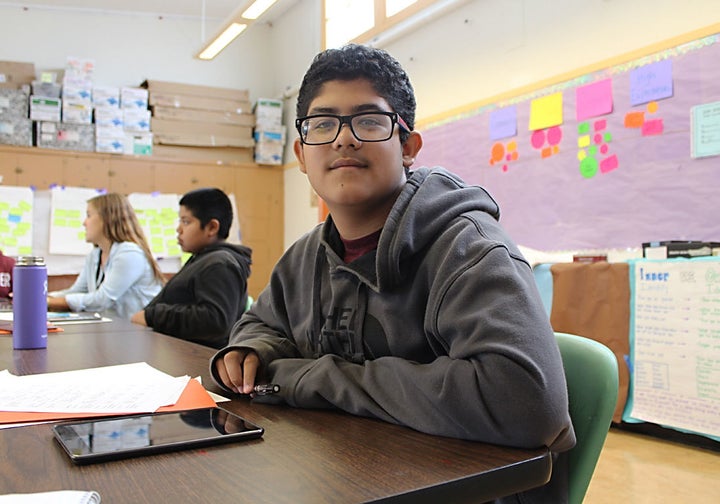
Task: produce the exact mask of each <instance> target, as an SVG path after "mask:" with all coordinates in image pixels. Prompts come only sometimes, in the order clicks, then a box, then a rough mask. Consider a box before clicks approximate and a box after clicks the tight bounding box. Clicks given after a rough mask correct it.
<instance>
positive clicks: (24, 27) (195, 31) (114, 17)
mask: <svg viewBox="0 0 720 504" xmlns="http://www.w3.org/2000/svg"><path fill="white" fill-rule="evenodd" d="M48 3H50V2H48ZM198 11H199V6H198ZM221 21H222V20H217V19H210V20H206V23H205V32H206V34H212V33H214V32H215V31H216V29H217V27H218V25H219V23H220V22H221ZM202 26H203V23H202V20H201V18H200V16H198V17H196V18H181V17H163V18H162V19H160V18H159V17H158V16H153V15H128V14H121V13H118V12H117V11H106V12H103V11H90V12H84V11H80V10H77V11H62V10H59V9H55V10H51V9H42V8H30V9H28V10H27V11H25V10H23V9H22V8H20V7H19V6H18V4H10V6H8V5H0V60H10V61H28V62H32V63H35V68H36V70H37V71H43V70H56V69H61V68H62V67H63V66H64V65H65V61H66V59H67V57H68V56H75V57H78V58H89V59H94V60H95V79H94V80H95V83H96V84H99V85H106V86H138V85H139V84H140V83H141V82H142V81H143V80H145V79H155V80H164V81H171V82H184V83H188V84H199V85H208V86H217V87H230V88H238V89H248V90H250V98H251V100H252V101H254V100H256V99H257V98H258V97H261V96H262V97H264V96H265V95H267V94H268V93H269V92H270V91H271V89H270V87H272V83H273V80H274V75H275V62H274V60H273V58H270V57H268V51H267V49H266V48H267V46H268V44H267V41H268V38H269V37H270V36H271V28H270V27H269V26H267V25H266V24H263V23H257V24H253V25H252V26H251V27H250V28H248V30H247V31H246V32H245V33H244V34H243V36H242V37H240V38H239V39H237V40H236V41H235V42H234V43H233V44H231V45H230V46H229V47H228V48H227V49H225V51H223V52H222V53H220V54H219V55H218V57H216V58H215V59H214V60H212V61H201V60H197V59H194V58H193V55H194V54H195V52H196V51H197V50H198V49H199V48H200V46H201V42H202V40H201V31H202Z"/></svg>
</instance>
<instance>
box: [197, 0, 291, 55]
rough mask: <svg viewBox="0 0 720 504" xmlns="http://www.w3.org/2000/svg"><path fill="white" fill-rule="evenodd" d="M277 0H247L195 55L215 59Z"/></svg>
mask: <svg viewBox="0 0 720 504" xmlns="http://www.w3.org/2000/svg"><path fill="white" fill-rule="evenodd" d="M276 1H277V0H255V1H253V2H250V4H249V5H248V3H247V2H246V3H245V4H244V5H242V7H240V8H238V9H236V10H235V11H233V13H232V14H230V16H229V17H228V18H227V19H226V20H225V21H224V22H223V24H222V29H221V30H220V31H219V32H218V33H217V34H216V35H215V36H214V37H212V38H211V39H210V40H208V41H207V42H205V43H204V44H203V47H202V48H201V49H200V50H199V51H198V52H197V53H195V57H196V58H199V59H201V60H205V61H209V60H211V59H213V58H214V57H215V56H217V55H218V54H220V51H222V50H223V49H225V48H226V47H227V46H228V44H230V42H232V41H233V40H235V39H236V38H237V36H238V35H240V34H241V33H242V32H243V31H244V30H245V29H246V28H247V27H248V26H249V25H250V24H251V23H252V22H253V21H254V20H255V19H257V18H259V17H260V16H261V15H262V14H263V13H264V12H265V11H266V10H268V9H269V8H270V7H271V6H272V5H273V4H274V3H275V2H276Z"/></svg>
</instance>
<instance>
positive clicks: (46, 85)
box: [30, 81, 62, 98]
mask: <svg viewBox="0 0 720 504" xmlns="http://www.w3.org/2000/svg"><path fill="white" fill-rule="evenodd" d="M30 88H31V89H32V94H34V95H36V96H47V97H49V98H60V91H61V89H62V88H61V87H60V84H56V83H55V82H41V81H33V83H32V85H31V86H30Z"/></svg>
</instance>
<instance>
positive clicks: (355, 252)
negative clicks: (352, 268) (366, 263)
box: [340, 229, 382, 264]
mask: <svg viewBox="0 0 720 504" xmlns="http://www.w3.org/2000/svg"><path fill="white" fill-rule="evenodd" d="M381 231H382V229H378V230H377V231H375V232H374V233H372V234H369V235H367V236H363V237H362V238H358V239H357V240H346V239H345V238H342V237H340V239H341V240H342V242H343V245H344V246H345V255H344V256H343V261H345V264H347V263H351V262H353V261H354V260H355V259H357V258H358V257H360V256H364V255H365V254H367V253H368V252H370V251H371V250H375V249H376V248H377V244H378V240H380V232H381Z"/></svg>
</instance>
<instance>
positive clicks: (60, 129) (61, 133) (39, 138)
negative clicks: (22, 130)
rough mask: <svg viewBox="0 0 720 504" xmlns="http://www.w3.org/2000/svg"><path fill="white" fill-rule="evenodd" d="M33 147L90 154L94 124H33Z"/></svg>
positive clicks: (93, 141)
mask: <svg viewBox="0 0 720 504" xmlns="http://www.w3.org/2000/svg"><path fill="white" fill-rule="evenodd" d="M34 133H35V135H34V136H35V145H36V146H38V147H41V148H44V149H62V150H72V151H86V152H92V151H94V150H95V125H94V124H66V123H55V122H47V121H40V122H36V123H35V131H34Z"/></svg>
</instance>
